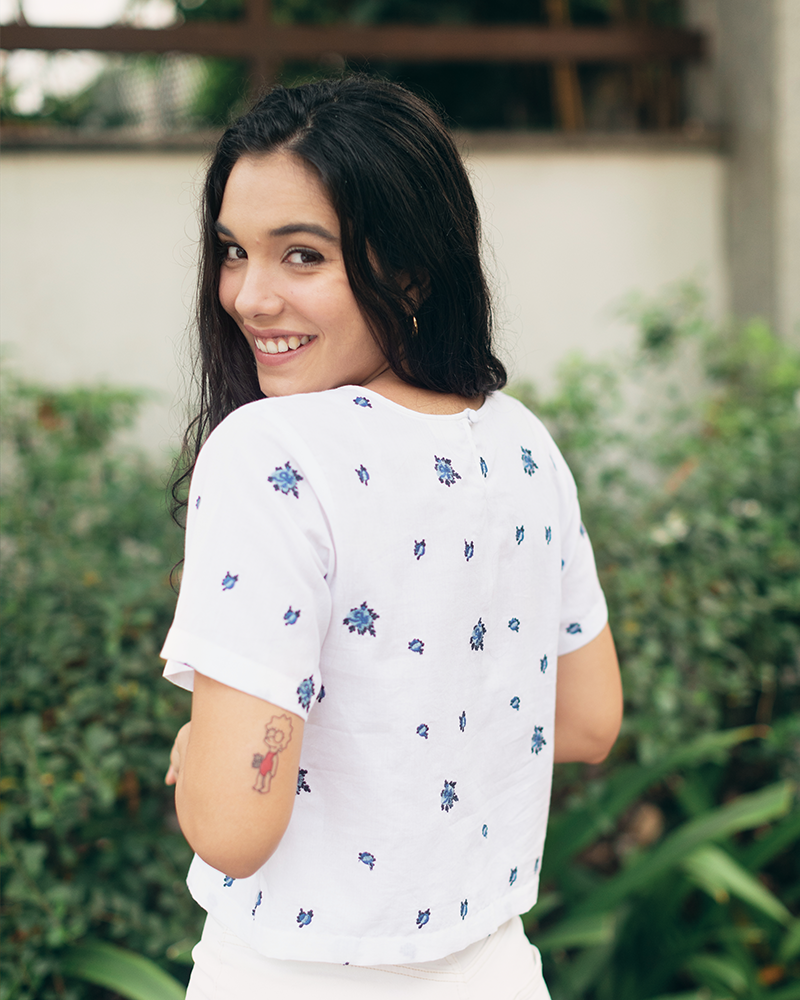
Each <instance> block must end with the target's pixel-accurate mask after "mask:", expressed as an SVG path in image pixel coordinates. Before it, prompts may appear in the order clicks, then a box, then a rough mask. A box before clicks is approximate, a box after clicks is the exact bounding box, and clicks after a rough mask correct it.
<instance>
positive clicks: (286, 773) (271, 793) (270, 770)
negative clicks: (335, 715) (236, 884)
mask: <svg viewBox="0 0 800 1000" xmlns="http://www.w3.org/2000/svg"><path fill="white" fill-rule="evenodd" d="M303 726H304V722H303V720H302V719H301V718H300V717H299V716H298V715H295V714H294V713H293V712H287V711H286V709H283V708H279V707H278V706H277V705H271V704H270V703H269V702H266V701H262V700H261V699H260V698H255V697H253V695H249V694H243V693H242V692H241V691H236V690H235V689H234V688H231V687H228V686H227V685H225V684H220V683H219V682H218V681H215V680H212V679H211V678H210V677H206V676H204V675H203V674H199V673H197V672H195V679H194V694H193V695H192V721H191V723H187V725H186V726H184V727H183V728H182V729H181V731H180V732H179V733H178V738H177V739H176V740H175V746H174V747H173V750H172V755H171V760H170V769H169V772H168V773H167V778H166V780H167V784H175V807H176V809H177V812H178V820H179V821H180V825H181V830H182V831H183V835H184V836H185V837H186V839H187V840H188V841H189V844H190V845H191V847H192V849H193V850H194V851H195V852H196V853H197V854H199V855H200V857H201V858H202V859H203V861H205V862H206V863H207V864H209V865H211V867H212V868H216V869H217V870H218V871H221V872H223V873H224V874H225V875H230V876H232V877H233V878H247V877H248V876H250V875H252V874H254V872H256V871H258V869H259V868H260V867H261V866H262V865H263V864H264V862H265V861H266V860H267V859H268V858H269V857H270V856H271V855H272V854H273V852H274V851H275V849H276V848H277V846H278V844H279V843H280V841H281V838H282V837H283V834H284V833H285V831H286V827H287V826H288V824H289V819H290V818H291V815H292V807H293V805H294V800H295V797H296V794H297V773H298V767H299V765H300V747H301V745H302V742H303Z"/></svg>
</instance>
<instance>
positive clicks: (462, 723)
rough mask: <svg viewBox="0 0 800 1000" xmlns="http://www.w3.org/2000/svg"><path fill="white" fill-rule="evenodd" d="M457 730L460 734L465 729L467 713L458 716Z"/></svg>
mask: <svg viewBox="0 0 800 1000" xmlns="http://www.w3.org/2000/svg"><path fill="white" fill-rule="evenodd" d="M458 728H459V729H460V730H461V732H462V733H463V732H464V730H465V729H466V728H467V713H466V712H462V713H461V715H459V717H458ZM454 784H455V782H454Z"/></svg>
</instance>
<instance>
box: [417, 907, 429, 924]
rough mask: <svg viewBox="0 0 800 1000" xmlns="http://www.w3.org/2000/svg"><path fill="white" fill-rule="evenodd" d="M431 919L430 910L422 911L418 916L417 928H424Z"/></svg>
mask: <svg viewBox="0 0 800 1000" xmlns="http://www.w3.org/2000/svg"><path fill="white" fill-rule="evenodd" d="M430 919H431V911H430V909H427V910H420V911H419V913H418V914H417V927H424V926H425V924H427V922H428V921H429V920H430Z"/></svg>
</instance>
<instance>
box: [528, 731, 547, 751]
mask: <svg viewBox="0 0 800 1000" xmlns="http://www.w3.org/2000/svg"><path fill="white" fill-rule="evenodd" d="M543 730H544V726H534V727H533V736H532V737H531V753H535V754H538V753H539V751H540V750H541V749H542V747H545V746H547V740H546V739H545V738H544V736H542V731H543Z"/></svg>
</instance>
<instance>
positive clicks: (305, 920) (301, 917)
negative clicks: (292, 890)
mask: <svg viewBox="0 0 800 1000" xmlns="http://www.w3.org/2000/svg"><path fill="white" fill-rule="evenodd" d="M313 919H314V911H313V910H309V911H308V912H306V911H305V910H304V909H302V908H301V909H300V912H299V913H298V914H297V923H298V924H299V925H300V927H308V925H309V924H310V923H311V921H312V920H313Z"/></svg>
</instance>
